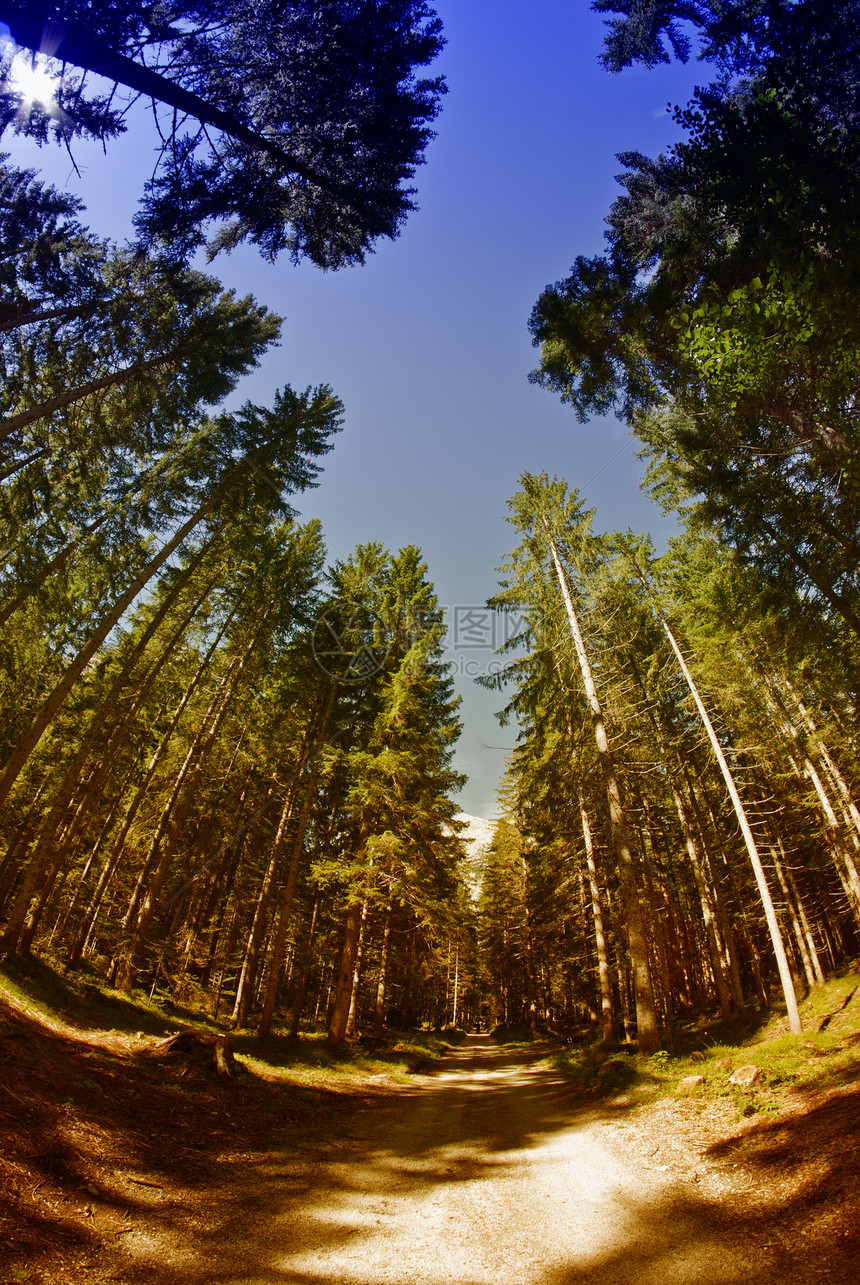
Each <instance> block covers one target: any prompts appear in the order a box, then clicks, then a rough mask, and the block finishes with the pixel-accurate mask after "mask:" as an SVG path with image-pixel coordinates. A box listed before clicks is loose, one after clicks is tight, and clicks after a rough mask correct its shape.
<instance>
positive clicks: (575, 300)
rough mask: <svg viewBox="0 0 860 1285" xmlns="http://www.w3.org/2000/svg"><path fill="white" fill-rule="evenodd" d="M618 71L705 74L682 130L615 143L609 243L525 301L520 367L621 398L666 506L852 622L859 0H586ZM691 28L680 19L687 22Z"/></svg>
mask: <svg viewBox="0 0 860 1285" xmlns="http://www.w3.org/2000/svg"><path fill="white" fill-rule="evenodd" d="M595 7H596V8H598V9H600V10H603V11H611V12H615V13H619V14H620V15H621V16H620V17H617V18H615V19H613V20H612V22H611V24H610V34H609V37H608V42H607V49H606V54H605V60H606V62H607V65H609V66H610V67H611V69H613V70H619V69H620V68H622V67H624V66H626V65H628V64H629V63H631V62H634V61H643V62H645V63H646V64H647V65H653V64H654V63H655V62H657V61H660V60H667V59H668V57H669V50H668V49H667V47H666V42H668V46H669V48H670V49H671V50H673V51H674V52H675V54H676V55H679V56H684V57H685V56H686V54H687V51H688V49H689V39H688V36H687V35H685V24H692V25H693V27H694V28H697V29H698V32H697V34H698V36H699V37H700V41H701V44H702V46H703V54H704V56H705V57H706V58H707V59H709V61H710V62H711V64H712V65H713V67H714V68H715V71H716V73H717V75H716V79H715V80H714V82H713V83H712V84H711V85H709V86H707V87H706V88H704V89H701V90H699V91H698V92H697V94H696V96H695V97H694V99H693V101H692V102H691V103H690V104H689V105H688V106H687V108H685V109H684V110H681V111H679V112H678V121H679V123H680V124H681V125H682V126H683V128H684V138H683V141H682V142H680V143H678V144H677V145H676V146H674V147H673V148H671V149H670V150H669V151H668V152H667V153H666V154H665V155H662V156H658V157H657V158H656V159H653V158H648V157H645V156H642V155H639V154H636V153H627V154H624V155H622V156H621V157H620V160H621V162H622V164H623V165H624V167H625V169H624V173H623V174H622V175H621V177H620V182H621V185H622V187H623V188H624V193H623V194H622V195H621V196H619V197H618V199H617V200H616V201H615V203H614V204H613V206H612V209H611V211H610V213H609V217H608V219H607V222H608V225H609V229H608V232H607V238H608V249H607V252H606V254H604V255H602V256H598V257H596V258H593V259H586V258H579V259H577V260H576V262H575V264H574V266H573V268H572V270H571V272H570V275H569V276H568V277H567V278H565V279H564V280H562V281H559V282H557V283H556V284H555V285H553V286H550V287H547V289H546V290H545V291H544V293H543V295H542V296H541V298H540V299H539V301H538V303H537V305H536V306H535V309H534V312H533V315H532V321H531V326H532V333H533V336H534V339H535V342H536V344H538V345H539V346H540V350H541V361H540V366H539V368H538V370H537V371H535V372H534V375H533V378H534V379H535V380H536V381H537V382H538V383H540V384H542V385H543V386H545V387H547V388H550V389H553V390H555V391H557V392H559V393H560V394H561V396H562V398H563V399H564V400H565V401H567V402H569V403H570V404H571V406H572V407H573V408H574V410H575V411H576V412H577V414H578V415H579V417H580V418H581V419H585V418H586V417H587V416H588V415H589V414H592V413H594V412H598V413H599V412H605V411H607V410H610V409H614V410H617V411H619V412H620V413H621V414H623V415H624V416H625V417H626V418H627V420H628V422H629V423H630V424H631V426H632V427H633V429H634V431H635V432H636V434H637V435H638V436H639V437H640V439H641V440H642V442H643V443H644V445H645V450H646V453H647V455H648V456H649V457H650V458H651V460H652V465H653V480H654V482H655V484H656V485H658V487H659V488H660V492H661V495H662V497H663V498H664V499H665V500H666V502H667V503H668V504H669V505H670V506H678V505H681V506H687V507H689V508H690V509H691V510H692V511H693V512H694V513H695V515H696V516H697V517H698V519H699V520H700V521H701V523H702V524H703V527H705V528H707V527H708V526H710V525H713V524H716V525H717V527H718V528H719V531H720V533H721V536H722V538H723V539H724V540H728V541H730V542H731V543H732V544H733V545H734V547H735V548H736V549H737V550H738V552H739V553H741V554H742V555H743V557H744V558H745V559H747V560H749V561H750V562H752V563H754V564H755V565H756V566H758V567H759V568H760V569H761V570H763V571H764V572H765V573H766V574H768V575H769V576H770V577H771V578H772V579H773V580H774V582H783V583H785V582H791V583H792V584H793V585H795V586H796V587H797V589H798V591H799V592H800V593H802V594H811V595H814V596H815V597H817V598H820V599H821V600H822V601H823V602H824V603H825V604H826V606H827V607H828V609H829V610H830V611H831V612H832V613H834V615H836V616H839V617H841V618H842V620H843V621H844V622H845V623H846V624H847V625H848V626H849V628H851V629H852V630H854V631H855V633H856V632H858V630H860V602H858V582H857V567H858V561H860V543H858V536H857V528H858V518H860V509H858V504H860V466H858V458H860V456H858V447H860V433H858V421H857V393H858V388H857V370H858V364H860V363H858V357H860V331H858V326H857V308H856V303H855V300H856V294H857V281H858V276H860V240H858V234H857V218H856V210H857V203H858V197H860V150H858V148H860V135H858V129H857V126H858V120H860V79H858V72H857V68H858V66H860V14H858V10H857V6H856V4H854V3H852V0H844V3H839V2H838V3H832V2H831V0H801V2H800V3H788V2H784V0H773V3H766V4H763V3H760V2H759V0H732V2H731V3H728V4H722V3H720V4H713V5H712V4H709V3H705V4H701V5H699V4H697V5H689V4H686V3H680V4H677V5H674V4H671V3H670V4H668V5H667V4H663V3H657V2H656V0H653V2H652V0H636V2H635V3H628V2H627V0H599V3H598V4H597V5H596V6H595ZM686 31H687V32H689V31H690V27H689V26H686Z"/></svg>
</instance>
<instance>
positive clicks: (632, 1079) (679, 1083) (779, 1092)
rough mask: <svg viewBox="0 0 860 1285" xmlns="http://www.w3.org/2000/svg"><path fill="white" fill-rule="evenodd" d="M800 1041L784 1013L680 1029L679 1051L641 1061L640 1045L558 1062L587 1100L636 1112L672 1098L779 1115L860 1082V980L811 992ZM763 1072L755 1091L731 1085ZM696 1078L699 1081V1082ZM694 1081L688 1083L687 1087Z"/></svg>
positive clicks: (576, 1052)
mask: <svg viewBox="0 0 860 1285" xmlns="http://www.w3.org/2000/svg"><path fill="white" fill-rule="evenodd" d="M800 1015H801V1021H802V1023H803V1033H802V1034H801V1035H791V1034H790V1033H789V1031H788V1021H787V1018H786V1016H785V1011H784V1009H783V1010H780V1009H779V1008H776V1007H775V1008H774V1009H772V1010H771V1011H770V1012H769V1013H767V1014H758V1013H751V1014H747V1015H745V1016H744V1017H742V1018H739V1019H736V1020H735V1021H733V1022H719V1021H716V1020H711V1021H708V1020H706V1019H702V1020H700V1021H697V1022H695V1023H687V1024H679V1025H678V1026H677V1027H676V1029H675V1031H674V1033H673V1034H674V1038H673V1049H672V1050H671V1051H670V1050H669V1049H662V1050H661V1051H660V1052H658V1053H655V1054H653V1055H652V1056H651V1057H640V1056H638V1055H637V1054H636V1051H635V1046H632V1045H631V1046H624V1045H614V1046H611V1047H607V1046H605V1045H601V1044H595V1045H590V1046H586V1047H584V1048H576V1049H561V1050H558V1051H556V1052H555V1053H554V1054H553V1061H554V1063H555V1065H556V1066H557V1068H558V1069H559V1070H560V1071H561V1072H562V1074H563V1075H564V1076H565V1078H566V1079H568V1080H569V1081H570V1082H571V1083H572V1084H574V1085H575V1086H576V1087H577V1088H578V1089H580V1090H581V1091H582V1092H583V1093H584V1094H585V1095H587V1096H590V1097H594V1098H598V1099H608V1100H610V1101H612V1100H615V1101H616V1102H618V1104H619V1105H621V1104H623V1105H630V1106H632V1105H636V1104H638V1103H642V1102H647V1101H653V1100H654V1099H656V1098H659V1097H664V1096H667V1095H674V1096H680V1095H684V1096H689V1097H696V1098H715V1097H719V1098H727V1099H729V1100H734V1102H735V1103H736V1105H737V1108H738V1112H739V1114H740V1115H742V1116H749V1115H754V1114H759V1113H764V1114H768V1113H776V1112H779V1111H780V1110H781V1109H782V1108H783V1107H784V1106H785V1105H786V1102H787V1100H788V1099H789V1097H790V1098H791V1100H793V1101H797V1098H798V1095H800V1096H801V1097H803V1096H804V1095H806V1096H809V1095H811V1094H812V1093H817V1092H821V1091H827V1090H832V1089H839V1088H841V1087H844V1086H847V1085H850V1084H852V1083H854V1082H856V1079H857V1076H858V1073H860V973H858V971H857V970H856V969H855V970H853V971H851V972H847V973H845V974H843V975H842V976H840V977H836V978H833V979H832V980H831V981H829V982H827V984H826V985H825V986H822V987H817V988H815V989H814V990H812V991H810V992H809V994H807V995H806V997H805V998H804V999H803V1001H802V1002H801V1004H800ZM748 1066H754V1067H757V1068H758V1069H759V1071H760V1072H761V1074H760V1077H759V1078H758V1079H757V1080H756V1082H755V1083H754V1084H753V1085H751V1086H749V1087H741V1086H738V1085H734V1084H732V1083H731V1076H732V1075H733V1074H734V1072H735V1071H737V1070H738V1069H739V1068H740V1067H748ZM692 1077H696V1082H693V1078H692ZM684 1081H687V1083H684Z"/></svg>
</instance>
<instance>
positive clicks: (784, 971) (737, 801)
mask: <svg viewBox="0 0 860 1285" xmlns="http://www.w3.org/2000/svg"><path fill="white" fill-rule="evenodd" d="M660 619H661V621H662V624H663V628H664V629H665V631H666V637H667V638H668V639H669V644H670V646H671V648H672V650H673V652H674V653H675V656H676V658H677V661H678V664H679V665H680V667H681V672H682V674H683V675H684V678H685V680H686V683H687V686H688V687H689V689H690V695H691V696H692V697H693V700H694V701H695V703H696V709H697V710H698V711H699V717H700V719H701V720H702V725H703V727H704V729H705V732H706V733H707V736H708V740H709V741H710V743H711V748H712V750H713V751H714V755H715V757H716V760H717V762H718V763H719V765H720V771H721V772H722V774H723V780H724V781H725V783H726V789H727V790H728V792H729V798H730V799H731V801H732V806H733V807H734V810H735V816H736V817H737V819H738V825H739V826H740V829H741V834H742V835H743V837H744V843H745V844H746V849H747V854H748V856H749V859H750V865H751V866H752V868H753V873H754V875H755V879H756V884H757V885H758V890H759V896H760V897H761V900H762V905H763V906H764V913H765V918H766V920H767V926H768V930H769V932H770V939H771V944H772V946H773V953H774V955H775V956H776V963H777V968H778V969H779V977H780V981H781V982H782V991H783V995H784V996H785V1005H786V1008H787V1010H788V1023H789V1027H790V1029H791V1032H792V1034H793V1035H800V1034H802V1032H803V1025H802V1023H801V1020H800V1013H799V1012H798V1008H797V996H796V995H795V992H794V980H793V978H792V976H791V969H790V968H789V966H788V958H787V956H786V953H785V944H784V942H783V940H782V933H781V932H780V929H779V922H778V920H777V917H776V911H775V910H774V906H773V899H772V898H771V895H770V889H769V888H768V886H767V880H766V879H765V875H764V867H763V866H762V863H761V858H760V857H759V853H758V848H757V847H756V842H755V839H754V837H753V832H752V830H751V828H750V823H749V820H748V819H747V814H746V811H745V809H744V805H743V803H742V802H741V796H740V794H739V793H738V788H737V786H736V785H735V779H734V776H733V775H732V772H731V769H730V768H729V765H728V761H727V759H726V756H725V754H724V752H723V747H722V746H721V745H720V742H719V739H718V737H717V734H716V732H715V731H714V725H713V723H712V722H711V718H710V715H709V714H708V711H707V710H706V709H705V706H704V703H703V701H702V698H701V696H700V695H699V692H698V689H697V687H696V685H695V683H694V682H693V678H692V675H691V674H690V671H689V669H688V668H687V663H686V661H685V660H684V657H683V655H682V653H681V649H680V647H679V646H678V644H677V642H676V641H675V635H674V634H673V633H672V630H671V629H670V628H669V623H668V621H667V620H666V618H665V617H664V616H663V615H662V614H660Z"/></svg>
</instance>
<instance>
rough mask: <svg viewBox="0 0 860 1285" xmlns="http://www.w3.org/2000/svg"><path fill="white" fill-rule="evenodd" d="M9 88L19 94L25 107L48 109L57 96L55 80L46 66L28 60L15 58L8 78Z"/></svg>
mask: <svg viewBox="0 0 860 1285" xmlns="http://www.w3.org/2000/svg"><path fill="white" fill-rule="evenodd" d="M7 83H8V85H9V88H10V89H12V90H13V91H14V92H15V93H17V94H20V95H21V97H22V99H23V100H24V103H25V104H26V105H27V106H32V105H33V104H34V103H38V104H39V106H41V107H50V106H51V104H52V103H53V102H54V101H55V99H56V96H57V78H56V76H52V75H51V73H50V71H49V70H48V68H47V67H46V66H44V65H43V64H41V63H34V62H32V61H31V59H30V58H16V59H15V61H14V62H13V63H12V67H11V69H10V71H9V78H8V82H7Z"/></svg>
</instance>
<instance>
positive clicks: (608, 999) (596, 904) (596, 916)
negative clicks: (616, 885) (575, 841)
mask: <svg viewBox="0 0 860 1285" xmlns="http://www.w3.org/2000/svg"><path fill="white" fill-rule="evenodd" d="M579 816H580V821H581V823H582V836H583V839H584V841H585V863H586V866H587V867H588V886H589V889H590V891H591V918H592V922H593V924H594V941H595V948H596V950H597V977H598V983H599V986H600V1018H601V1030H602V1033H603V1041H604V1043H606V1044H614V1043H615V1041H616V1038H617V1032H616V1029H615V1011H614V1008H613V1004H612V978H611V976H610V973H609V954H608V952H607V949H606V932H605V930H604V927H603V908H602V906H601V904H600V884H599V883H598V879H597V862H596V861H595V859H594V842H593V839H592V836H591V824H590V822H589V820H588V809H587V808H586V806H585V799H584V797H583V794H582V790H580V791H579Z"/></svg>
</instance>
